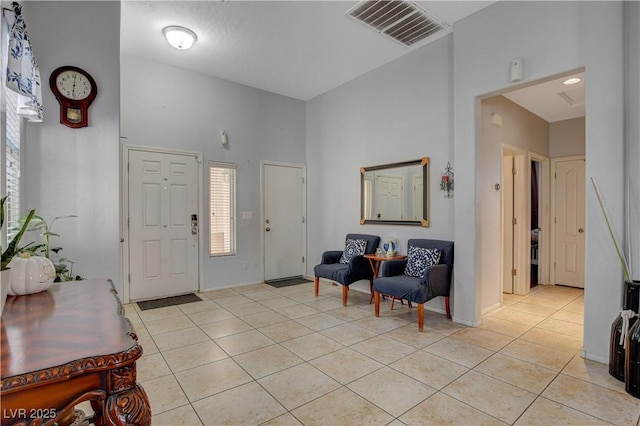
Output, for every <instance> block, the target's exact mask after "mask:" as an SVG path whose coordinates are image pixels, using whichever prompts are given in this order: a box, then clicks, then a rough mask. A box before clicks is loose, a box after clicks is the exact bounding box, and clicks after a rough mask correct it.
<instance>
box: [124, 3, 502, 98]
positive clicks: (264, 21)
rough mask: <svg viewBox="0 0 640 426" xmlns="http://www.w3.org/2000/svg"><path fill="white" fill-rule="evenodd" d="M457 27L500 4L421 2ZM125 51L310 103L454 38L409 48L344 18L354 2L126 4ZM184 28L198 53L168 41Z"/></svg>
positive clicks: (441, 18)
mask: <svg viewBox="0 0 640 426" xmlns="http://www.w3.org/2000/svg"><path fill="white" fill-rule="evenodd" d="M417 3H418V4H419V5H420V6H422V7H423V8H425V9H426V10H427V11H429V12H430V13H431V14H433V15H435V16H436V17H437V18H439V19H440V20H442V21H444V22H446V23H448V24H449V25H451V24H453V23H454V22H455V21H457V20H459V19H461V18H463V17H465V16H467V15H470V14H472V13H474V12H476V11H478V10H480V9H482V8H484V7H486V6H488V5H490V4H491V3H494V1H459V0H456V1H452V0H449V1H419V2H417ZM121 4H122V9H121V11H122V22H121V51H122V53H124V54H127V55H131V56H137V57H142V58H146V59H150V60H152V61H155V62H160V63H164V64H168V65H173V66H177V67H181V68H186V69H190V70H194V71H198V72H201V73H204V74H208V75H212V76H215V77H219V78H222V79H225V80H230V81H233V82H236V83H240V84H244V85H247V86H251V87H255V88H258V89H263V90H266V91H269V92H273V93H278V94H281V95H285V96H289V97H292V98H296V99H301V100H309V99H312V98H314V97H316V96H318V95H320V94H322V93H324V92H326V91H328V90H331V89H333V88H335V87H337V86H339V85H341V84H343V83H346V82H347V81H350V80H352V79H354V78H356V77H358V76H360V75H362V74H364V73H366V72H368V71H370V70H372V69H374V68H377V67H379V66H381V65H383V64H385V63H387V62H390V61H393V60H394V59H397V58H399V57H400V56H402V55H405V54H407V53H409V52H411V51H413V50H415V49H417V48H419V47H421V46H424V45H425V44H427V43H429V42H431V41H434V40H436V39H438V38H440V37H442V36H443V35H445V34H447V33H449V32H450V29H449V31H441V32H440V33H438V34H436V35H434V36H432V37H430V38H427V39H425V40H423V41H422V42H419V43H416V44H415V45H413V46H411V47H409V48H407V47H405V46H403V45H401V44H399V43H398V42H396V41H394V40H391V39H389V38H387V37H385V36H383V35H381V34H379V33H377V32H376V31H374V30H372V29H370V28H367V27H366V26H364V25H363V24H361V23H359V22H356V21H354V20H353V19H351V18H349V17H347V16H345V13H346V12H347V11H348V10H349V9H350V8H351V7H353V5H355V4H357V2H355V1H224V2H221V1H128V0H125V1H122V3H121ZM168 25H181V26H185V27H187V28H190V29H191V30H193V31H195V33H196V34H197V35H198V40H197V41H196V43H195V45H194V47H192V48H191V49H190V50H185V51H180V50H176V49H174V48H172V47H171V46H169V44H168V43H167V42H166V40H165V39H164V37H163V35H162V29H163V28H164V27H166V26H168Z"/></svg>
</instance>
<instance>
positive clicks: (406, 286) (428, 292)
mask: <svg viewBox="0 0 640 426" xmlns="http://www.w3.org/2000/svg"><path fill="white" fill-rule="evenodd" d="M411 246H417V247H423V248H431V249H433V248H437V249H438V250H440V262H439V264H437V265H432V266H429V267H427V269H426V270H425V273H424V275H423V276H422V277H412V276H409V275H405V267H406V265H407V260H406V259H403V260H390V261H388V262H385V263H384V264H383V265H382V274H381V277H380V278H376V279H375V280H374V281H373V294H374V297H373V298H374V301H375V313H376V316H380V295H386V296H391V297H395V298H397V299H401V300H402V299H405V300H408V301H409V302H413V303H415V304H417V305H418V329H419V330H420V331H422V330H423V329H424V303H426V302H427V301H429V300H431V299H433V298H435V297H438V296H443V297H444V301H445V309H446V311H447V318H451V310H450V307H449V291H450V289H451V275H452V273H453V242H452V241H443V240H427V239H412V240H409V241H408V243H407V249H408V248H409V247H411Z"/></svg>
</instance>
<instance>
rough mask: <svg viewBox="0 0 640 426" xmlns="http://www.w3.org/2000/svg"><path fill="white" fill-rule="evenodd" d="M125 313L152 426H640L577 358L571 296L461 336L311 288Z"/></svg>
mask: <svg viewBox="0 0 640 426" xmlns="http://www.w3.org/2000/svg"><path fill="white" fill-rule="evenodd" d="M201 296H203V299H205V300H204V301H202V302H196V303H189V304H185V305H180V306H173V307H167V308H161V309H154V310H150V311H140V310H139V309H138V307H137V305H134V304H132V305H127V306H126V307H125V309H126V313H127V316H128V317H129V319H130V320H131V322H132V323H133V324H134V326H135V328H136V331H137V334H138V336H139V340H140V342H141V344H142V346H143V348H144V356H143V357H142V358H141V359H140V360H139V362H138V381H139V382H141V383H142V385H143V387H144V388H145V390H146V391H147V394H148V395H149V399H150V401H151V408H152V412H153V424H154V425H200V424H205V425H260V424H262V425H300V424H304V425H356V424H358V425H360V424H379V425H386V424H391V425H403V424H406V425H415V424H438V425H439V424H459V425H494V424H495V425H499V424H515V425H541V424H545V425H565V424H572V425H591V424H593V425H596V424H618V425H640V420H639V417H640V400H638V399H635V398H633V397H631V396H629V395H628V394H626V393H625V391H624V384H623V383H621V382H619V381H617V380H615V379H613V378H612V377H611V376H609V374H608V366H606V365H603V364H599V363H596V362H592V361H587V360H584V359H582V358H581V357H580V356H579V351H580V349H581V346H582V332H583V300H584V299H583V293H582V291H581V290H578V289H571V288H563V287H550V286H538V287H536V288H534V289H533V290H532V292H531V294H530V295H529V296H526V297H524V296H512V295H504V303H505V306H504V307H503V308H502V309H500V310H499V311H497V312H494V313H492V314H491V315H489V316H487V317H486V318H485V319H484V321H483V325H482V326H480V327H476V328H467V327H463V326H460V325H458V324H455V323H453V322H451V321H450V320H447V319H446V318H445V317H444V315H441V314H436V313H433V312H426V318H425V331H424V332H423V333H419V332H418V330H417V312H416V309H415V308H414V309H409V308H408V307H407V306H406V305H405V306H402V305H400V304H397V303H396V304H395V308H394V310H393V311H390V310H389V305H390V303H389V302H388V301H386V302H383V304H382V307H381V317H379V318H376V317H375V316H374V314H373V305H369V296H368V295H367V294H364V293H360V292H358V291H353V290H352V291H350V294H349V305H348V306H347V307H346V308H345V307H342V303H341V288H339V287H337V286H331V285H328V284H323V285H322V288H321V290H320V296H319V298H317V299H316V298H315V297H314V295H313V284H311V283H310V284H302V285H297V286H292V287H285V288H281V289H277V288H273V287H271V286H269V285H266V284H260V285H251V286H245V287H239V288H235V289H225V290H216V291H211V292H208V293H203V294H202V295H201Z"/></svg>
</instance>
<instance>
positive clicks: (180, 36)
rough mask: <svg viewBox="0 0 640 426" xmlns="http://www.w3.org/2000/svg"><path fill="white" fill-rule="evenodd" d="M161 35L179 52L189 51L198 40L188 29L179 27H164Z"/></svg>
mask: <svg viewBox="0 0 640 426" xmlns="http://www.w3.org/2000/svg"><path fill="white" fill-rule="evenodd" d="M162 33H163V34H164V36H165V37H166V38H167V41H168V42H169V44H170V45H171V46H173V47H175V48H176V49H179V50H186V49H189V48H190V47H191V46H193V43H195V41H196V40H197V39H198V36H196V33H194V32H193V31H191V30H190V29H189V28H185V27H179V26H177V25H172V26H170V27H165V28H164V29H163V30H162Z"/></svg>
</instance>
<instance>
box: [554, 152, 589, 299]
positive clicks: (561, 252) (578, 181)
mask: <svg viewBox="0 0 640 426" xmlns="http://www.w3.org/2000/svg"><path fill="white" fill-rule="evenodd" d="M555 224H556V227H555V267H556V269H555V277H556V279H555V282H556V284H562V285H568V286H572V287H580V288H584V252H585V248H584V245H585V232H584V231H585V229H584V226H585V167H584V158H580V159H570V160H569V159H568V160H558V161H556V162H555Z"/></svg>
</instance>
